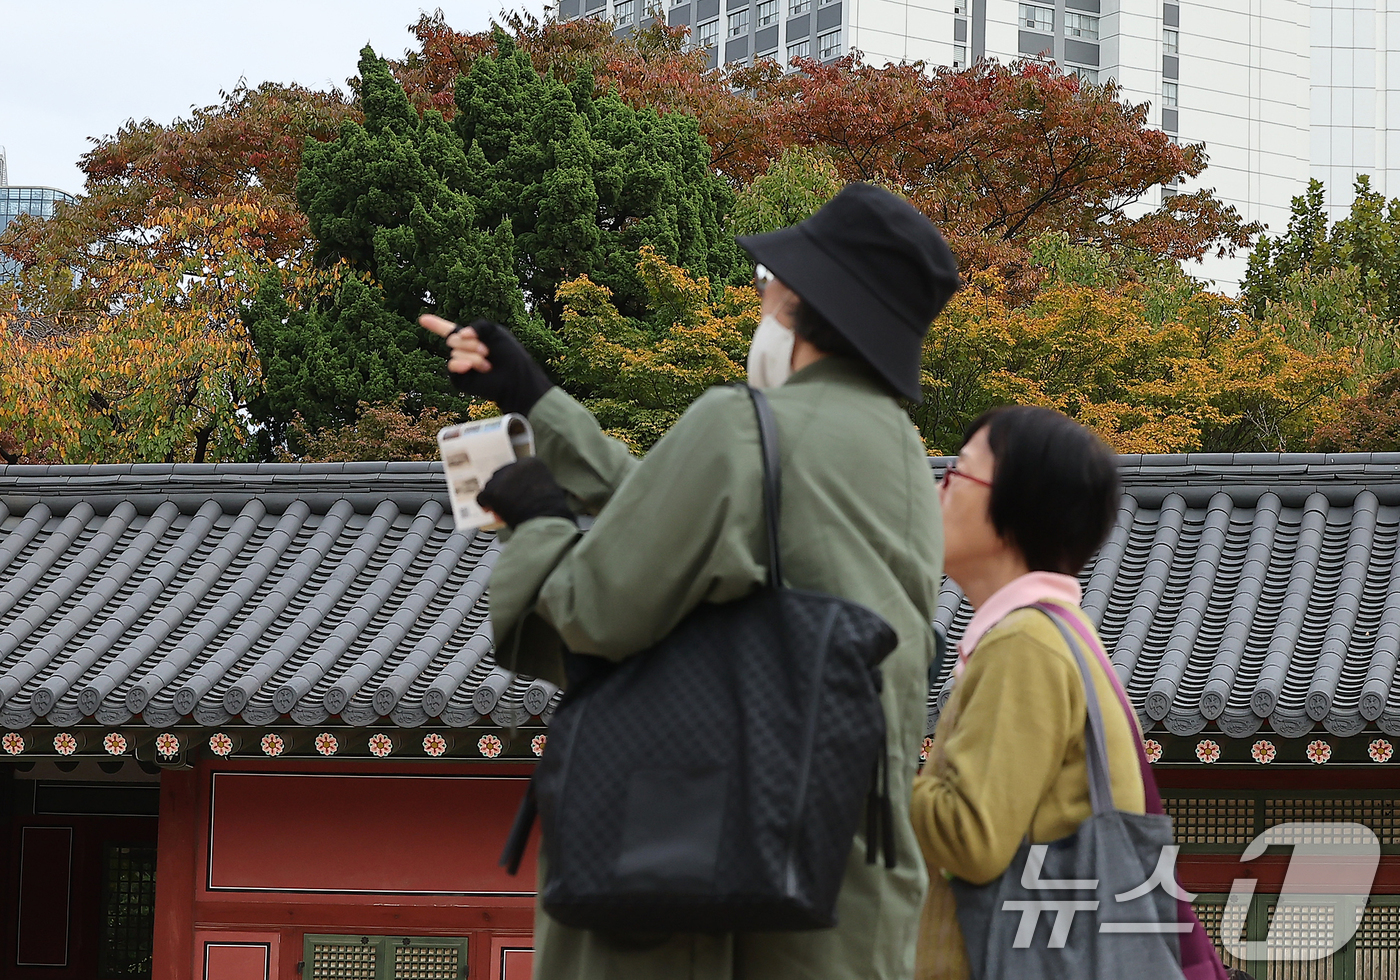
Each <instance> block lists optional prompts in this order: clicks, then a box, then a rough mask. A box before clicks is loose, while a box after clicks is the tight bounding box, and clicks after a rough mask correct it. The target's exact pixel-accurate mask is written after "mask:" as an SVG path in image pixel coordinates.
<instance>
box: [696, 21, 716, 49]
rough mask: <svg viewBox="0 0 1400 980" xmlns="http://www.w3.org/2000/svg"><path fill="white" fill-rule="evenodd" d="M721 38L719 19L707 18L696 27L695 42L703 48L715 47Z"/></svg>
mask: <svg viewBox="0 0 1400 980" xmlns="http://www.w3.org/2000/svg"><path fill="white" fill-rule="evenodd" d="M717 40H719V21H717V20H707V21H705V23H703V24H701V25H700V26H699V27H697V28H695V43H696V44H698V45H700V47H702V48H713V47H714V46H715V42H716V41H717Z"/></svg>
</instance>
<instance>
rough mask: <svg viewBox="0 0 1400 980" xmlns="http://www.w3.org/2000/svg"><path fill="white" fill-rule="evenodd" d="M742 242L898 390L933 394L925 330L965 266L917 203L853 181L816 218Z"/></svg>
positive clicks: (910, 395)
mask: <svg viewBox="0 0 1400 980" xmlns="http://www.w3.org/2000/svg"><path fill="white" fill-rule="evenodd" d="M738 241H739V245H740V246H741V247H742V248H743V249H744V250H745V251H746V252H748V253H749V255H751V256H752V257H753V260H754V261H755V262H758V263H760V264H762V265H765V266H767V267H768V270H769V271H770V272H772V273H773V275H775V276H777V277H778V278H779V279H780V280H782V282H783V284H784V285H785V286H787V287H788V288H789V289H791V290H792V291H793V292H794V293H796V294H797V295H798V296H800V297H802V301H803V302H804V303H806V304H807V305H808V306H810V307H811V308H812V309H814V310H816V311H817V313H819V314H820V315H821V316H822V317H823V318H824V319H825V320H826V321H827V322H828V323H830V324H831V325H832V326H833V327H834V328H836V330H837V331H839V332H840V334H841V336H843V337H845V338H846V339H847V340H849V341H850V342H851V344H852V345H853V346H854V347H855V348H856V350H858V351H859V352H860V353H861V356H863V357H864V358H865V359H866V361H868V362H869V363H870V366H871V367H873V368H874V369H875V370H876V371H877V372H878V373H879V374H880V376H881V377H883V378H884V379H885V380H886V381H887V382H889V384H890V386H891V387H893V388H894V389H895V391H897V392H899V393H900V394H901V395H903V396H904V397H905V398H909V399H911V400H913V401H916V402H918V401H922V400H923V395H922V394H921V393H920V390H919V363H920V357H921V351H922V348H923V341H924V334H925V333H927V332H928V326H929V324H930V323H931V322H932V321H933V318H934V317H935V316H937V315H938V312H939V311H940V310H942V309H943V306H944V304H946V303H947V302H948V299H949V298H950V297H951V296H952V295H953V293H955V292H957V289H958V264H957V261H956V260H955V259H954V258H953V253H952V251H951V250H949V248H948V243H947V242H945V241H944V240H943V236H942V235H940V234H939V233H938V229H937V228H935V227H934V226H933V223H932V222H931V221H929V220H928V218H925V217H924V216H923V215H922V214H921V213H919V211H918V210H917V209H916V208H915V207H914V206H913V205H911V204H910V203H909V202H908V201H905V200H904V199H902V198H900V197H896V196H895V195H894V194H891V193H890V192H889V191H886V190H883V189H881V188H879V187H875V186H874V185H872V184H847V185H846V186H845V187H844V188H842V189H841V192H840V193H839V194H837V195H836V196H835V197H833V198H832V199H831V200H830V201H828V202H827V203H826V204H825V205H823V206H822V209H821V210H820V211H818V212H817V213H816V214H814V215H812V216H811V217H810V218H808V219H807V220H806V221H802V222H799V223H798V224H795V225H792V226H791V227H789V228H782V229H779V230H778V231H774V232H769V233H768V234H766V235H748V236H745V237H743V238H740V239H738Z"/></svg>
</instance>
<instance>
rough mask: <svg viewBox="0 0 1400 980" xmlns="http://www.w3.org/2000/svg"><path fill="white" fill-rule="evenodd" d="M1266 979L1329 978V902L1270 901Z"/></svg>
mask: <svg viewBox="0 0 1400 980" xmlns="http://www.w3.org/2000/svg"><path fill="white" fill-rule="evenodd" d="M1268 916H1269V919H1268V922H1269V932H1268V946H1267V948H1268V953H1269V973H1268V977H1269V980H1332V972H1333V966H1334V962H1333V961H1334V959H1335V957H1334V955H1333V953H1332V942H1331V937H1332V929H1333V921H1334V918H1335V910H1334V909H1333V908H1332V906H1330V905H1284V906H1278V905H1270V906H1269V911H1268Z"/></svg>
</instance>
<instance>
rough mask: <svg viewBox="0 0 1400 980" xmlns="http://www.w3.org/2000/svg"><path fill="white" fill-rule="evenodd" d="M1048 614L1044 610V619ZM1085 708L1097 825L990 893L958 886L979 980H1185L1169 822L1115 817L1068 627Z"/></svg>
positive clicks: (1026, 855)
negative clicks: (1129, 978)
mask: <svg viewBox="0 0 1400 980" xmlns="http://www.w3.org/2000/svg"><path fill="white" fill-rule="evenodd" d="M1041 611H1042V612H1044V610H1041ZM1046 615H1047V616H1050V619H1051V620H1052V621H1053V622H1054V623H1055V626H1056V627H1057V628H1058V629H1059V631H1060V633H1061V635H1063V636H1064V638H1065V642H1066V643H1067V644H1069V648H1070V650H1071V651H1072V652H1073V653H1074V659H1075V661H1076V662H1077V663H1078V664H1079V673H1080V676H1081V677H1082V678H1083V681H1084V696H1085V699H1086V701H1087V702H1088V709H1089V710H1088V720H1087V723H1086V724H1085V726H1084V728H1085V730H1084V747H1085V756H1086V758H1085V761H1086V763H1087V767H1088V771H1089V798H1090V801H1091V803H1092V805H1093V809H1094V812H1093V816H1091V817H1090V818H1089V819H1088V820H1085V821H1084V822H1083V823H1082V824H1080V825H1079V829H1078V830H1077V831H1075V833H1073V834H1071V835H1070V836H1069V837H1064V838H1061V839H1060V840H1057V841H1054V842H1052V843H1050V844H1031V843H1030V842H1029V840H1027V841H1023V842H1022V844H1021V847H1020V849H1019V850H1017V852H1016V857H1015V858H1014V859H1013V860H1012V862H1011V866H1010V867H1009V868H1007V869H1006V871H1005V872H1003V873H1002V875H1001V877H999V878H997V879H996V880H995V881H992V882H989V883H988V884H985V885H972V884H969V883H967V882H965V881H962V880H960V879H956V878H955V879H953V882H952V884H953V893H954V896H955V897H956V899H957V905H958V924H959V925H960V926H961V927H962V934H963V940H964V942H965V943H966V945H967V959H968V963H969V964H970V966H971V968H972V976H973V977H974V978H975V980H1042V978H1043V980H1050V978H1056V980H1061V978H1063V980H1123V978H1124V977H1132V978H1134V980H1139V978H1141V980H1182V977H1183V974H1182V970H1181V950H1180V936H1181V933H1182V931H1183V930H1184V929H1190V928H1191V925H1190V923H1187V924H1184V925H1183V924H1180V923H1178V922H1177V900H1176V897H1175V895H1174V894H1173V893H1172V892H1171V891H1169V889H1171V888H1174V887H1176V877H1175V873H1174V866H1175V858H1176V849H1175V847H1173V844H1172V824H1171V818H1170V817H1168V816H1165V815H1163V814H1158V813H1148V814H1143V813H1126V812H1124V811H1122V810H1117V809H1114V806H1113V790H1112V784H1111V782H1110V780H1109V775H1108V750H1107V747H1106V745H1105V742H1104V729H1103V715H1102V713H1101V712H1100V710H1099V701H1098V695H1097V694H1096V693H1095V690H1094V682H1093V678H1092V677H1091V675H1090V674H1089V666H1088V664H1087V663H1086V662H1085V660H1084V654H1083V653H1082V652H1081V651H1080V646H1079V643H1078V641H1077V639H1076V638H1075V637H1073V636H1072V635H1071V634H1070V632H1069V630H1068V629H1067V628H1066V626H1065V624H1064V623H1062V622H1061V621H1060V619H1059V618H1058V617H1056V616H1053V615H1050V614H1049V613H1046Z"/></svg>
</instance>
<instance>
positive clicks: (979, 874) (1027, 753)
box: [910, 631, 1083, 884]
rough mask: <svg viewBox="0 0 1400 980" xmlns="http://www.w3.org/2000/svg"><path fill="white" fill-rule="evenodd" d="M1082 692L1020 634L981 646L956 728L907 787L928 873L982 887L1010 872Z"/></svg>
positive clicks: (1062, 665) (1057, 662)
mask: <svg viewBox="0 0 1400 980" xmlns="http://www.w3.org/2000/svg"><path fill="white" fill-rule="evenodd" d="M1080 684H1081V681H1080V679H1079V677H1078V675H1077V674H1075V675H1074V676H1071V670H1070V668H1069V666H1068V665H1067V664H1066V662H1065V658H1063V657H1061V656H1058V655H1057V654H1056V653H1055V652H1054V651H1052V650H1050V649H1049V648H1047V647H1045V646H1044V645H1043V644H1042V643H1041V642H1040V641H1039V640H1037V639H1035V638H1033V637H1030V636H1027V635H1026V634H1025V633H1023V632H1019V631H1008V632H1006V633H1005V634H1003V635H1001V636H998V637H990V636H989V637H988V638H987V639H986V640H985V641H983V642H982V643H980V644H978V646H977V650H976V652H975V653H974V655H973V656H972V657H971V658H970V659H969V660H968V662H967V669H966V671H964V673H963V675H962V677H961V678H959V680H958V684H957V687H956V688H955V689H954V694H953V697H954V698H958V699H959V700H960V703H959V704H958V705H957V706H956V709H955V711H956V714H955V716H954V717H955V724H954V725H953V726H952V727H951V731H949V732H946V733H945V732H943V731H942V730H940V731H939V732H938V733H937V734H936V735H935V739H934V741H935V744H934V747H933V751H932V752H931V754H930V765H928V766H927V767H926V768H925V770H924V772H923V773H921V774H920V775H919V776H918V777H917V778H916V779H915V780H914V790H913V796H912V798H911V800H910V811H911V812H910V815H911V817H912V819H913V823H914V831H915V834H916V835H917V836H918V839H919V846H920V848H921V849H922V850H923V853H924V860H925V861H926V862H927V864H928V866H929V867H930V868H940V869H942V870H944V871H947V872H949V873H951V874H954V875H957V876H958V877H959V878H962V879H963V880H965V881H970V882H972V883H973V884H985V883H986V882H989V881H991V880H992V879H994V878H996V877H997V876H998V875H1000V874H1001V873H1002V872H1003V871H1005V870H1006V869H1007V868H1008V867H1009V866H1010V865H1011V859H1012V858H1013V857H1014V856H1015V855H1016V849H1017V848H1018V847H1019V846H1020V843H1021V840H1022V839H1023V838H1024V837H1025V836H1026V834H1027V833H1029V831H1030V828H1031V822H1032V820H1033V819H1034V817H1035V811H1036V807H1037V805H1038V804H1039V802H1040V800H1041V798H1042V797H1044V795H1045V793H1046V791H1047V789H1048V788H1049V787H1050V785H1051V783H1052V782H1053V781H1054V779H1055V777H1056V776H1057V775H1058V773H1059V772H1060V769H1061V767H1062V766H1063V765H1064V759H1065V754H1066V752H1067V751H1068V748H1069V744H1070V741H1071V738H1072V736H1073V731H1072V728H1073V726H1074V724H1075V723H1074V722H1073V721H1072V719H1073V718H1074V717H1075V714H1076V706H1077V701H1076V699H1075V692H1076V691H1077V690H1079V689H1080V688H1079V685H1080ZM950 707H952V706H951V705H950ZM1078 725H1079V726H1080V727H1082V726H1083V715H1082V714H1080V715H1079V722H1078ZM940 729H941V726H940ZM940 743H941V744H940Z"/></svg>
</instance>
